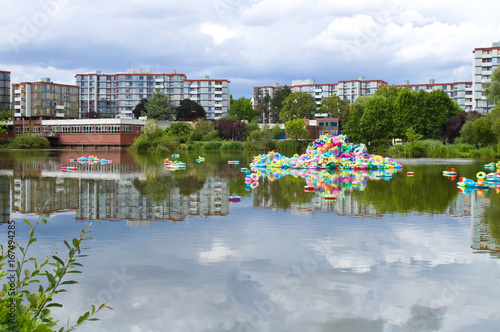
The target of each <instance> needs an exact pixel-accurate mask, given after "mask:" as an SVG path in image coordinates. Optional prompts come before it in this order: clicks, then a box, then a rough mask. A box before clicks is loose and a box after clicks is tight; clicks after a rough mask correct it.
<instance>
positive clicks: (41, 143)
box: [10, 134, 50, 149]
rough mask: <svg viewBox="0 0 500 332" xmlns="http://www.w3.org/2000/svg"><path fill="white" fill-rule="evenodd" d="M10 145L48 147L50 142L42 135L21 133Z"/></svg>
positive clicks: (13, 147)
mask: <svg viewBox="0 0 500 332" xmlns="http://www.w3.org/2000/svg"><path fill="white" fill-rule="evenodd" d="M10 147H11V148H12V149H48V148H50V142H49V140H48V139H47V138H46V137H43V136H38V135H32V134H21V135H17V136H16V137H15V138H14V140H13V141H12V143H11V145H10Z"/></svg>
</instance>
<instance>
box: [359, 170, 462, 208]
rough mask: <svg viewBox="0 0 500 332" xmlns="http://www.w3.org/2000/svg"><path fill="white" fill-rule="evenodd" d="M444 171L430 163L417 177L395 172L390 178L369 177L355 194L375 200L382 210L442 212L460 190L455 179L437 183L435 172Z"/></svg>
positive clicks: (363, 198)
mask: <svg viewBox="0 0 500 332" xmlns="http://www.w3.org/2000/svg"><path fill="white" fill-rule="evenodd" d="M441 171H442V166H440V165H427V166H426V167H425V169H424V168H421V169H420V171H419V172H415V176H414V177H406V176H401V175H395V176H394V177H393V179H392V180H390V181H383V180H380V181H370V182H369V183H368V185H367V186H366V189H365V191H364V192H362V193H358V194H357V195H354V196H353V197H355V199H357V197H359V199H360V200H361V201H362V202H363V203H364V204H372V205H373V206H374V208H375V209H376V210H377V212H379V213H408V212H411V211H417V212H428V213H442V212H444V211H445V210H446V209H447V208H448V206H449V205H450V203H451V202H452V201H453V200H454V199H455V198H456V196H457V195H458V194H459V192H458V190H457V189H456V184H455V183H454V182H452V181H448V183H447V185H442V184H441V183H436V179H437V177H436V174H439V173H441ZM443 180H444V179H443Z"/></svg>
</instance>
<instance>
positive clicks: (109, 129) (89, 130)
mask: <svg viewBox="0 0 500 332" xmlns="http://www.w3.org/2000/svg"><path fill="white" fill-rule="evenodd" d="M143 128H144V126H135V133H136V134H140V133H141V130H142V129H143ZM21 129H22V127H21V126H16V128H15V133H16V134H20V133H21ZM41 130H42V133H43V134H48V133H52V134H57V133H61V134H119V133H122V134H131V133H133V128H132V125H87V126H42V127H41ZM29 131H30V127H29V126H25V127H24V132H25V133H28V132H29ZM33 133H35V134H39V133H40V126H33Z"/></svg>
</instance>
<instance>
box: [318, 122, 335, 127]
mask: <svg viewBox="0 0 500 332" xmlns="http://www.w3.org/2000/svg"><path fill="white" fill-rule="evenodd" d="M328 124H330V127H338V125H339V123H338V121H330V122H328V121H320V122H319V126H320V127H328Z"/></svg>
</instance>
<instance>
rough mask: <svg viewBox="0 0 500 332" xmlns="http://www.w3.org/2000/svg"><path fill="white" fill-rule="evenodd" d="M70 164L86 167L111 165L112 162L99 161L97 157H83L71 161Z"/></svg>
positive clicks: (106, 160) (107, 160)
mask: <svg viewBox="0 0 500 332" xmlns="http://www.w3.org/2000/svg"><path fill="white" fill-rule="evenodd" d="M69 161H70V162H78V163H80V164H84V165H94V164H99V163H100V164H111V163H112V161H111V160H109V159H99V158H97V157H96V156H81V157H80V158H77V159H70V160H69Z"/></svg>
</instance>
